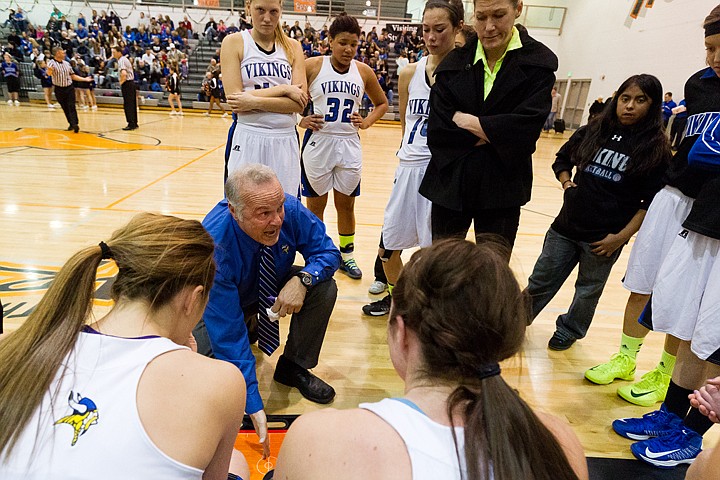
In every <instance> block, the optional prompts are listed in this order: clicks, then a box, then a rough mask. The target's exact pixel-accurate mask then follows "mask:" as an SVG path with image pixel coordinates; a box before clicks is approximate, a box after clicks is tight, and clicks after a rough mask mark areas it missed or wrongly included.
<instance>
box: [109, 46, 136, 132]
mask: <svg viewBox="0 0 720 480" xmlns="http://www.w3.org/2000/svg"><path fill="white" fill-rule="evenodd" d="M113 57H115V60H117V63H118V72H119V73H120V91H121V92H122V96H123V109H125V120H127V126H126V127H124V128H123V130H135V129H136V128H138V118H137V96H136V94H135V73H134V72H133V66H132V63H131V62H130V60H128V58H127V57H126V56H124V55H123V53H122V48H121V47H113Z"/></svg>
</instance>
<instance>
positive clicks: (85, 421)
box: [53, 390, 100, 447]
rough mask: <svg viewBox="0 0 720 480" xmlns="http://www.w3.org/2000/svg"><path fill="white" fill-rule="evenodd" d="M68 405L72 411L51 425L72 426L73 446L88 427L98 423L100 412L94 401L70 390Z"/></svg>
mask: <svg viewBox="0 0 720 480" xmlns="http://www.w3.org/2000/svg"><path fill="white" fill-rule="evenodd" d="M68 406H69V407H70V408H71V409H72V413H71V414H70V415H66V416H64V417H62V418H61V419H59V420H57V421H56V422H55V423H54V424H53V425H62V424H66V425H70V426H71V427H73V438H72V443H71V444H70V446H72V447H74V446H75V444H76V443H77V441H78V439H79V438H80V437H81V436H83V435H85V433H86V432H87V431H88V430H89V429H90V427H92V426H93V425H96V424H97V423H98V420H99V419H100V414H99V413H98V408H97V405H95V402H93V401H92V400H90V399H89V398H88V397H83V396H82V395H81V394H80V393H75V392H73V391H72V390H71V391H70V396H69V397H68Z"/></svg>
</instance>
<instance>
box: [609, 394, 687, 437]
mask: <svg viewBox="0 0 720 480" xmlns="http://www.w3.org/2000/svg"><path fill="white" fill-rule="evenodd" d="M680 424H682V419H681V418H680V417H678V416H677V415H675V414H674V413H670V412H668V411H667V409H666V408H665V404H664V403H663V404H662V405H660V410H655V411H654V412H650V413H646V414H645V415H643V416H642V418H620V419H618V420H615V421H614V422H613V423H612V427H613V430H615V433H617V434H618V435H620V436H623V437H625V438H629V439H630V440H647V439H649V438H653V437H660V436H662V435H665V434H666V433H668V432H672V431H675V430H677V426H678V425H680Z"/></svg>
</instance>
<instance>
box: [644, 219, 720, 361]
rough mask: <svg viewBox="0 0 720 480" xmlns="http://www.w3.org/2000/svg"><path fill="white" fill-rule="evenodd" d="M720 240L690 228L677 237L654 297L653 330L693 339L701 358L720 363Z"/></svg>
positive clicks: (664, 264) (682, 338) (664, 263)
mask: <svg viewBox="0 0 720 480" xmlns="http://www.w3.org/2000/svg"><path fill="white" fill-rule="evenodd" d="M718 253H720V240H717V239H714V238H710V237H706V236H704V235H700V234H699V233H695V232H692V231H688V230H682V231H681V232H680V234H679V235H677V236H676V239H675V241H674V242H673V244H672V247H670V251H669V252H668V254H667V256H666V257H665V261H664V262H663V264H662V266H661V267H660V271H659V272H658V278H657V282H655V289H654V291H653V296H652V326H653V330H655V331H659V332H663V333H669V334H670V335H673V336H674V337H677V338H679V339H681V340H687V341H690V342H691V349H692V351H693V353H694V354H695V355H697V356H698V358H700V359H702V360H709V361H712V362H713V363H718V364H720V352H719V350H720V259H718Z"/></svg>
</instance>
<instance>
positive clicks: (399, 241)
mask: <svg viewBox="0 0 720 480" xmlns="http://www.w3.org/2000/svg"><path fill="white" fill-rule="evenodd" d="M462 27H463V7H462V4H461V3H460V2H455V1H453V2H447V1H445V0H430V1H429V2H428V3H427V4H426V6H425V11H424V12H423V41H424V42H425V45H426V46H427V48H428V51H429V52H430V55H429V56H427V57H423V58H422V59H420V61H418V62H416V63H411V64H410V65H408V66H407V67H405V68H403V70H402V72H400V78H399V81H398V88H399V92H400V125H401V126H402V129H403V140H402V144H401V145H400V150H398V153H397V156H398V158H399V159H400V165H399V166H398V168H397V171H396V172H395V182H394V183H393V189H392V192H391V193H390V200H389V201H388V204H387V207H386V208H385V219H384V222H383V229H382V235H381V237H380V249H379V251H378V255H379V256H380V258H381V259H382V260H383V269H384V270H385V275H386V276H387V279H388V282H387V283H388V295H387V296H385V298H383V299H381V300H378V301H377V302H373V303H371V304H369V305H365V306H364V307H363V309H362V310H363V313H365V315H373V316H380V315H386V314H387V313H388V312H389V311H390V299H391V295H392V289H393V286H394V284H395V282H396V281H397V278H398V276H399V275H400V270H401V269H402V260H401V259H400V254H401V253H402V250H403V249H406V248H412V247H417V246H421V247H426V246H428V245H430V243H431V242H432V231H431V229H430V207H431V203H430V201H429V200H427V199H426V198H425V197H423V196H422V195H420V194H419V193H418V189H419V188H420V182H421V181H422V178H423V175H425V169H426V168H427V165H428V162H430V149H429V148H428V146H427V137H426V128H427V119H428V114H429V113H430V103H429V98H430V87H431V86H432V84H433V83H435V77H434V76H433V72H434V71H435V67H437V66H438V65H440V62H441V61H442V60H443V58H445V55H446V54H447V53H448V52H449V51H451V50H452V49H453V48H455V37H456V35H457V34H458V33H460V32H461V31H462Z"/></svg>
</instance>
